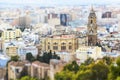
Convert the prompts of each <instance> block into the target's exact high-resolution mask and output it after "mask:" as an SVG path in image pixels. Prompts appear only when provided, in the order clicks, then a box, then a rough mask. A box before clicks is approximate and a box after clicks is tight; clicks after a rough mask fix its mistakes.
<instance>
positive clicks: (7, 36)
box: [2, 28, 21, 41]
mask: <svg viewBox="0 0 120 80" xmlns="http://www.w3.org/2000/svg"><path fill="white" fill-rule="evenodd" d="M18 38H21V31H20V29H12V28H11V29H7V30H5V31H3V32H2V40H3V41H10V40H17V39H18Z"/></svg>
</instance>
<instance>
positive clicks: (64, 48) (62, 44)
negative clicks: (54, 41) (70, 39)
mask: <svg viewBox="0 0 120 80" xmlns="http://www.w3.org/2000/svg"><path fill="white" fill-rule="evenodd" d="M61 50H66V43H64V42H63V43H61Z"/></svg>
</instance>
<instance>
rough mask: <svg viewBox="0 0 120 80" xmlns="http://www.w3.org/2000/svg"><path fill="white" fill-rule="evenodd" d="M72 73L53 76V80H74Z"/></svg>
mask: <svg viewBox="0 0 120 80" xmlns="http://www.w3.org/2000/svg"><path fill="white" fill-rule="evenodd" d="M74 76H75V75H74V73H73V72H70V71H68V70H67V71H62V72H59V73H57V74H55V80H75V78H74Z"/></svg>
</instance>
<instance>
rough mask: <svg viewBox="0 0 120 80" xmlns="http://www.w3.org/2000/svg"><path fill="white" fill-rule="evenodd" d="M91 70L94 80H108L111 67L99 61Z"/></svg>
mask: <svg viewBox="0 0 120 80" xmlns="http://www.w3.org/2000/svg"><path fill="white" fill-rule="evenodd" d="M91 71H92V73H93V75H94V76H93V79H94V80H106V79H107V77H108V73H109V68H108V66H107V65H105V64H104V63H103V62H102V61H99V62H98V63H95V64H93V65H92V67H91ZM93 79H92V80H93Z"/></svg>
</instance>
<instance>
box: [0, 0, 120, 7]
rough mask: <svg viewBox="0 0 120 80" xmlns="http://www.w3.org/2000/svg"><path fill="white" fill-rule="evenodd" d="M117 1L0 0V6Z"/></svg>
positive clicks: (112, 0) (107, 0)
mask: <svg viewBox="0 0 120 80" xmlns="http://www.w3.org/2000/svg"><path fill="white" fill-rule="evenodd" d="M117 3H120V1H119V0H104V1H102V0H92V1H91V0H76V1H75V0H59V1H58V0H1V1H0V4H2V5H5V4H8V5H10V4H22V5H41V6H53V5H91V4H117Z"/></svg>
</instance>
